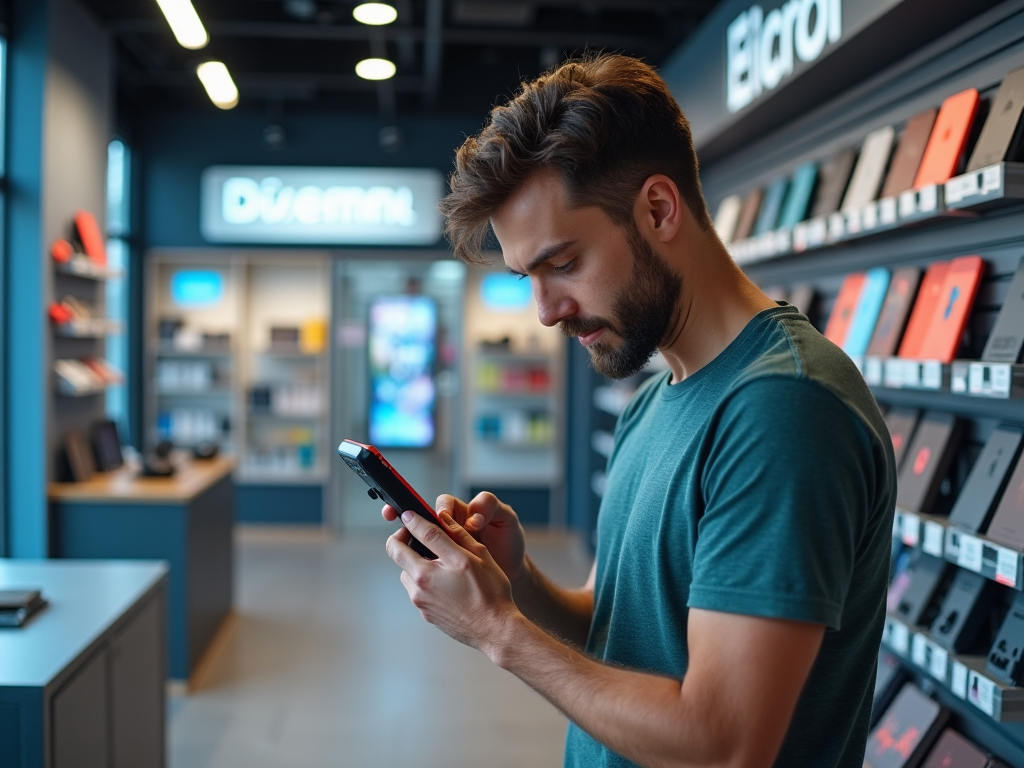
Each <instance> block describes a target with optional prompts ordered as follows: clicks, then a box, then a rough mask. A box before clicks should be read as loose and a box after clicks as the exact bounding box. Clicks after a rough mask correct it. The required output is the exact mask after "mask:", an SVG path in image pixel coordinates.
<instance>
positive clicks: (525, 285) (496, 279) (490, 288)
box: [480, 272, 533, 312]
mask: <svg viewBox="0 0 1024 768" xmlns="http://www.w3.org/2000/svg"><path fill="white" fill-rule="evenodd" d="M480 298H481V299H482V300H483V302H484V306H485V307H487V308H488V309H489V310H491V311H492V312H522V311H523V310H524V309H526V308H527V307H528V306H530V300H531V299H532V298H533V286H532V285H531V284H530V281H529V280H524V279H523V278H521V277H519V276H518V275H509V274H506V273H504V272H492V273H491V274H489V275H484V279H483V280H482V281H481V282H480Z"/></svg>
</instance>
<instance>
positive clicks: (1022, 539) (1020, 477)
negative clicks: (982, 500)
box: [985, 458, 1024, 552]
mask: <svg viewBox="0 0 1024 768" xmlns="http://www.w3.org/2000/svg"><path fill="white" fill-rule="evenodd" d="M985 535H986V536H988V537H989V538H990V539H992V540H993V541H996V542H998V543H1000V544H1005V545H1006V546H1008V547H1012V548H1013V549H1015V550H1017V551H1018V552H1024V458H1019V459H1017V464H1016V466H1015V467H1014V468H1013V473H1012V474H1011V475H1010V482H1008V483H1007V484H1006V488H1005V489H1003V496H1002V498H1001V499H999V504H998V506H997V507H996V513H995V514H994V515H993V516H992V522H991V523H989V525H988V531H987V532H986V534H985Z"/></svg>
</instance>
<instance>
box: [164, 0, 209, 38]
mask: <svg viewBox="0 0 1024 768" xmlns="http://www.w3.org/2000/svg"><path fill="white" fill-rule="evenodd" d="M156 4H157V5H159V6H160V10H161V11H163V12H164V17H165V18H166V19H167V23H168V24H170V25H171V32H173V33H174V37H175V39H176V40H177V41H178V43H180V44H181V47H182V48H188V49H190V50H195V49H197V48H202V47H204V46H205V45H206V44H207V43H208V42H210V36H209V35H208V34H206V29H205V27H203V22H201V21H200V20H199V14H198V13H196V9H195V8H193V7H192V0H156Z"/></svg>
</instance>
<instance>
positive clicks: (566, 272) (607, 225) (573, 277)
mask: <svg viewBox="0 0 1024 768" xmlns="http://www.w3.org/2000/svg"><path fill="white" fill-rule="evenodd" d="M491 224H492V226H493V228H494V234H495V235H496V236H497V238H498V242H499V243H501V249H502V252H503V254H504V257H505V264H506V266H507V267H508V268H509V269H510V270H511V271H512V272H515V273H518V274H522V275H529V277H530V281H531V283H532V285H533V294H534V298H535V299H536V302H537V312H538V315H539V317H540V321H541V322H542V323H543V324H544V325H547V326H552V325H556V324H557V325H558V326H559V328H560V329H561V331H562V333H564V334H565V335H566V336H576V337H578V338H579V340H580V343H582V344H583V345H584V346H585V347H586V348H587V351H588V352H589V353H590V359H591V362H592V363H593V365H594V368H595V369H596V370H597V371H598V373H601V374H603V375H605V376H608V377H609V378H613V379H622V378H626V377H627V376H631V375H633V374H634V373H636V372H638V371H639V370H640V369H641V368H643V367H644V365H646V363H647V361H648V360H650V358H651V356H652V355H653V354H654V353H655V351H656V350H657V347H658V345H659V344H661V343H662V342H663V341H665V340H666V338H665V337H666V335H667V334H668V333H669V331H670V328H671V327H672V326H673V325H674V321H675V318H676V303H677V300H678V297H679V294H680V290H681V288H682V280H681V279H680V277H679V276H678V275H676V274H675V273H674V272H673V271H672V270H671V269H669V267H668V266H667V265H666V264H665V263H664V261H663V260H662V259H661V257H660V256H659V255H658V254H657V253H655V251H654V249H653V248H652V247H651V245H650V244H649V243H648V242H647V241H646V240H645V239H644V238H643V237H642V236H641V235H640V232H639V231H638V230H637V228H636V226H635V225H633V226H629V227H621V226H618V225H616V224H615V223H614V222H613V221H612V220H611V219H610V218H609V217H608V215H607V214H606V213H605V212H604V211H603V210H601V209H600V208H597V207H589V206H588V207H584V208H572V207H570V206H569V204H568V200H567V196H566V194H565V190H564V188H563V184H562V180H561V177H560V176H559V175H558V174H557V173H555V172H549V171H543V172H537V173H535V174H533V175H531V176H530V177H529V178H528V179H527V180H526V181H525V182H524V183H523V185H522V186H521V187H520V188H519V189H517V190H516V192H515V193H514V194H513V195H512V197H510V198H509V199H508V201H506V202H505V204H504V205H503V206H502V207H501V208H500V209H499V210H498V212H497V213H496V214H495V215H494V216H493V217H492V219H491Z"/></svg>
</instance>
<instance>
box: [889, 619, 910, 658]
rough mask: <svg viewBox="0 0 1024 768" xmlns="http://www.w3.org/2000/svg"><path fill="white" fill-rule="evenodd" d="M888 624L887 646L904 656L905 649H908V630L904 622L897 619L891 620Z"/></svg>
mask: <svg viewBox="0 0 1024 768" xmlns="http://www.w3.org/2000/svg"><path fill="white" fill-rule="evenodd" d="M889 626H890V627H891V630H890V632H889V647H891V648H892V649H893V650H894V651H896V653H898V654H900V655H901V656H906V655H907V651H909V650H910V630H909V629H908V628H907V625H906V624H901V623H900V622H898V621H894V622H892V623H891V624H890V625H889Z"/></svg>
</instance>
